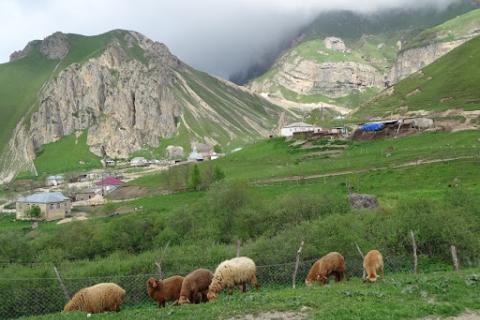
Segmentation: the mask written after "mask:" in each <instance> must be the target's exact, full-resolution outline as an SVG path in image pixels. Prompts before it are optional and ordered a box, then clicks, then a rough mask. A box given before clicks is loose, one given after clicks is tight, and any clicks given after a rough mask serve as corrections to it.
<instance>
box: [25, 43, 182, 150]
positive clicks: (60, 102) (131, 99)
mask: <svg viewBox="0 0 480 320" xmlns="http://www.w3.org/2000/svg"><path fill="white" fill-rule="evenodd" d="M140 39H141V40H143V39H142V38H140ZM140 43H142V45H143V46H144V47H143V49H144V50H145V53H146V54H148V58H149V59H151V60H150V62H149V64H148V65H144V64H143V63H141V62H140V61H137V60H135V59H129V57H128V55H127V52H126V51H125V49H124V48H123V47H122V46H121V44H120V42H119V41H113V42H112V43H111V44H110V45H109V46H108V48H107V49H106V50H105V52H104V53H103V54H102V55H101V56H100V57H98V58H96V59H92V60H90V61H88V62H87V63H85V64H83V65H79V64H74V65H72V66H70V67H68V68H67V69H65V70H64V71H62V72H60V74H59V75H58V77H57V78H56V79H55V80H53V81H51V82H50V83H49V84H48V85H47V87H46V88H45V90H44V91H43V92H42V94H41V96H40V106H39V109H38V111H37V112H36V113H34V114H33V115H32V119H31V126H30V127H31V129H30V132H31V134H32V139H33V145H34V146H35V149H37V150H38V149H39V148H40V147H41V146H42V145H43V144H46V143H50V142H54V141H57V140H58V139H60V138H61V137H63V136H65V135H69V134H71V133H74V132H75V131H77V130H88V140H87V143H88V145H89V146H90V147H91V150H92V151H93V152H94V153H95V154H97V155H99V156H102V155H103V153H105V154H107V155H108V156H109V157H112V158H126V157H128V155H129V154H131V153H132V152H134V151H136V150H139V149H141V148H142V146H144V145H148V146H151V147H157V146H158V144H159V141H160V138H163V137H169V136H171V135H173V134H174V133H175V131H176V120H175V119H176V118H178V117H179V115H180V105H179V104H178V103H177V100H176V98H175V96H174V94H173V90H172V89H171V88H172V86H173V85H174V83H175V73H174V71H173V69H174V68H176V67H178V66H179V65H180V62H179V60H178V59H176V58H175V57H174V56H173V55H171V54H170V53H169V52H168V49H167V48H166V47H165V46H162V45H158V44H155V43H149V42H142V41H140Z"/></svg>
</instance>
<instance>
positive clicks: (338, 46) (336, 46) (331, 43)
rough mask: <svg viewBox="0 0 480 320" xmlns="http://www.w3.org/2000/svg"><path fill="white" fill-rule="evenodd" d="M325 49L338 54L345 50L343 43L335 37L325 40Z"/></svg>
mask: <svg viewBox="0 0 480 320" xmlns="http://www.w3.org/2000/svg"><path fill="white" fill-rule="evenodd" d="M325 47H326V48H327V49H330V50H333V51H340V52H345V51H346V50H347V46H346V45H345V42H343V40H342V39H340V38H336V37H328V38H325Z"/></svg>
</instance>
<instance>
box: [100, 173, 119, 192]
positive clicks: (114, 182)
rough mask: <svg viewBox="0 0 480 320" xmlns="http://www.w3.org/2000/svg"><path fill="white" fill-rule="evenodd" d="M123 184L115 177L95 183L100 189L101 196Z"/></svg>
mask: <svg viewBox="0 0 480 320" xmlns="http://www.w3.org/2000/svg"><path fill="white" fill-rule="evenodd" d="M122 184H123V181H122V180H120V179H118V178H115V177H107V178H105V179H102V180H100V181H98V182H97V183H96V185H97V186H99V187H100V188H101V193H102V195H105V194H107V193H110V192H112V191H113V190H115V189H117V188H118V187H119V186H121V185H122Z"/></svg>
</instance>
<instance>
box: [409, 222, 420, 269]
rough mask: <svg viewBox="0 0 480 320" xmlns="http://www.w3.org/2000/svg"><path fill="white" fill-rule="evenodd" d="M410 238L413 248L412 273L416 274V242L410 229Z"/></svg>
mask: <svg viewBox="0 0 480 320" xmlns="http://www.w3.org/2000/svg"><path fill="white" fill-rule="evenodd" d="M410 238H412V250H413V273H415V274H417V266H418V257H417V242H416V241H415V234H414V233H413V231H412V230H410Z"/></svg>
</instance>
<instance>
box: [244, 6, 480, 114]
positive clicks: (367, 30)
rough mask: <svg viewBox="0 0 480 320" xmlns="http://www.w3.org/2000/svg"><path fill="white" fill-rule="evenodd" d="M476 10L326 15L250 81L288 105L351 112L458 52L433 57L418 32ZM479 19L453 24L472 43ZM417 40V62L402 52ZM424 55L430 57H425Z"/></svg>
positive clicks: (462, 19)
mask: <svg viewBox="0 0 480 320" xmlns="http://www.w3.org/2000/svg"><path fill="white" fill-rule="evenodd" d="M474 8H478V3H474V2H471V1H461V2H459V3H456V4H454V5H452V6H451V7H449V9H448V10H445V11H437V10H434V9H432V8H430V9H423V10H418V11H410V10H397V11H385V12H379V13H376V14H371V15H362V14H355V13H352V12H348V11H347V12H345V11H341V12H329V13H328V14H322V15H320V16H319V17H318V18H317V19H316V20H315V21H314V22H313V23H312V24H311V25H310V26H308V27H307V28H306V29H305V30H304V31H303V34H302V36H301V37H300V38H299V39H298V40H297V44H296V45H294V46H293V47H292V48H291V49H289V50H287V51H286V52H284V53H283V55H282V56H281V57H280V58H278V59H277V61H276V62H275V64H274V65H273V67H272V68H271V69H270V70H269V71H268V72H267V73H265V74H264V75H263V76H261V77H259V78H257V79H254V80H253V81H251V82H250V84H249V87H250V88H251V89H252V90H254V91H255V92H257V93H260V94H263V95H264V96H267V97H269V98H270V99H272V100H273V101H276V102H277V103H284V104H285V102H286V101H288V102H294V103H296V104H299V105H300V106H302V105H303V106H305V107H307V108H308V109H311V108H329V109H331V110H336V111H339V112H340V113H345V112H348V108H352V107H356V106H358V105H359V104H361V103H362V102H365V101H367V100H368V99H370V98H372V97H373V96H374V95H375V94H376V93H378V92H380V91H381V90H383V89H384V88H385V87H386V86H388V85H389V84H390V83H392V82H395V81H397V80H398V79H400V78H401V77H402V76H404V75H408V74H410V73H413V72H415V71H417V70H418V68H419V67H414V66H417V65H419V66H421V67H423V66H425V65H426V64H427V62H428V63H431V62H433V61H434V60H435V59H436V58H438V57H439V56H440V55H439V54H438V53H437V51H438V52H442V54H443V53H446V52H448V50H450V49H451V48H454V46H452V45H451V44H449V45H445V46H444V48H443V47H442V49H441V50H433V51H434V53H433V54H432V55H431V57H430V56H429V52H430V51H432V50H431V49H430V48H429V47H426V48H424V46H428V45H430V44H425V43H420V41H418V39H421V38H422V37H426V36H425V35H424V34H423V33H420V32H421V31H422V30H425V29H426V28H430V27H432V26H435V25H438V24H439V23H444V22H445V21H447V20H449V19H451V18H454V17H456V16H457V15H462V14H464V13H465V12H469V11H471V10H473V9H474ZM475 17H476V11H473V12H470V13H467V14H466V15H465V16H461V17H460V18H457V19H455V20H459V21H458V22H456V23H455V22H449V23H450V24H451V25H458V26H460V27H458V28H456V29H455V30H456V31H457V30H458V31H457V32H456V33H455V34H458V37H459V38H462V39H463V38H465V39H468V38H471V37H472V35H473V34H475V32H473V33H472V31H471V30H476V29H475V28H473V26H475V25H476V23H479V22H478V21H480V19H477V20H478V21H476V20H475ZM425 32H426V31H425ZM419 33H420V34H419ZM467 33H468V35H467ZM412 38H413V40H410V39H412ZM415 39H417V40H415ZM433 39H436V36H434V37H433ZM440 39H441V38H440V34H439V41H441V40H440ZM455 40H457V39H455ZM332 41H333V42H334V44H333V45H332ZM462 41H463V42H464V41H465V40H462ZM413 42H417V43H418V44H419V45H420V46H421V49H420V50H423V51H426V52H427V53H422V54H421V55H419V57H418V59H417V57H416V56H415V54H413V55H411V54H410V53H409V52H408V50H407V51H402V50H404V48H405V44H406V43H408V44H409V43H413ZM463 42H459V44H460V43H463ZM398 52H400V55H399V57H398V61H397V53H398ZM402 53H403V54H402ZM417 54H418V52H417ZM425 56H428V58H425V59H423V58H422V57H425ZM415 59H417V60H419V61H416V60H415ZM422 59H423V60H422ZM427 60H428V61H427ZM392 69H393V70H392ZM338 107H343V108H340V109H339V108H338ZM345 107H346V108H347V109H345ZM337 114H338V113H337Z"/></svg>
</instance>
